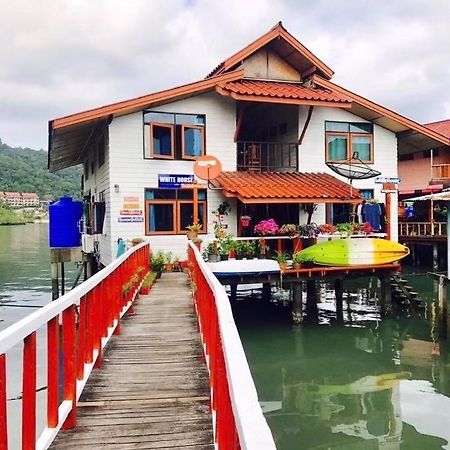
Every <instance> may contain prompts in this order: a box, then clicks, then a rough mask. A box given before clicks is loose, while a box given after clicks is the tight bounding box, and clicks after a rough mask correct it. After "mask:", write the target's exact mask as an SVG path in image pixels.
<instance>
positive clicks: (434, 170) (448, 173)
mask: <svg viewBox="0 0 450 450" xmlns="http://www.w3.org/2000/svg"><path fill="white" fill-rule="evenodd" d="M431 174H432V179H433V180H445V179H447V178H450V164H433V165H432V166H431Z"/></svg>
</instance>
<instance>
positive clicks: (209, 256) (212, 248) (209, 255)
mask: <svg viewBox="0 0 450 450" xmlns="http://www.w3.org/2000/svg"><path fill="white" fill-rule="evenodd" d="M204 256H205V259H206V260H207V261H208V262H218V261H220V257H219V255H218V253H217V246H216V244H215V243H214V242H210V243H209V244H208V245H207V246H206V248H205V252H204Z"/></svg>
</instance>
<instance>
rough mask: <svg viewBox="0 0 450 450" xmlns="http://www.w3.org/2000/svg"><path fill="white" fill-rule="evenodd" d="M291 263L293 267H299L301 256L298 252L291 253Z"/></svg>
mask: <svg viewBox="0 0 450 450" xmlns="http://www.w3.org/2000/svg"><path fill="white" fill-rule="evenodd" d="M292 263H293V268H294V269H300V267H301V263H302V257H301V254H300V252H295V253H294V254H293V255H292Z"/></svg>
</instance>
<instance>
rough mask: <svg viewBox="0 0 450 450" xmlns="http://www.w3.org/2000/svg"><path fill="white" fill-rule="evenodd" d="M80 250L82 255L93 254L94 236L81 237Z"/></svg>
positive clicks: (84, 235) (85, 235)
mask: <svg viewBox="0 0 450 450" xmlns="http://www.w3.org/2000/svg"><path fill="white" fill-rule="evenodd" d="M81 249H82V250H83V252H84V253H94V235H93V234H85V233H83V234H82V235H81Z"/></svg>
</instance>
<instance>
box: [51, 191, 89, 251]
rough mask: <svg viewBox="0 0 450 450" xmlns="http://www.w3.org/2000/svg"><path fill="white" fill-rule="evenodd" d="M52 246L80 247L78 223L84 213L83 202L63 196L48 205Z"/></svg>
mask: <svg viewBox="0 0 450 450" xmlns="http://www.w3.org/2000/svg"><path fill="white" fill-rule="evenodd" d="M48 211H49V221H50V223H49V243H50V248H67V247H79V246H80V245H81V232H80V229H79V226H78V223H79V221H80V219H81V216H82V215H83V202H80V201H76V200H75V201H74V200H72V198H71V197H61V198H60V199H59V200H58V201H56V202H53V203H51V204H50V205H49V207H48Z"/></svg>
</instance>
